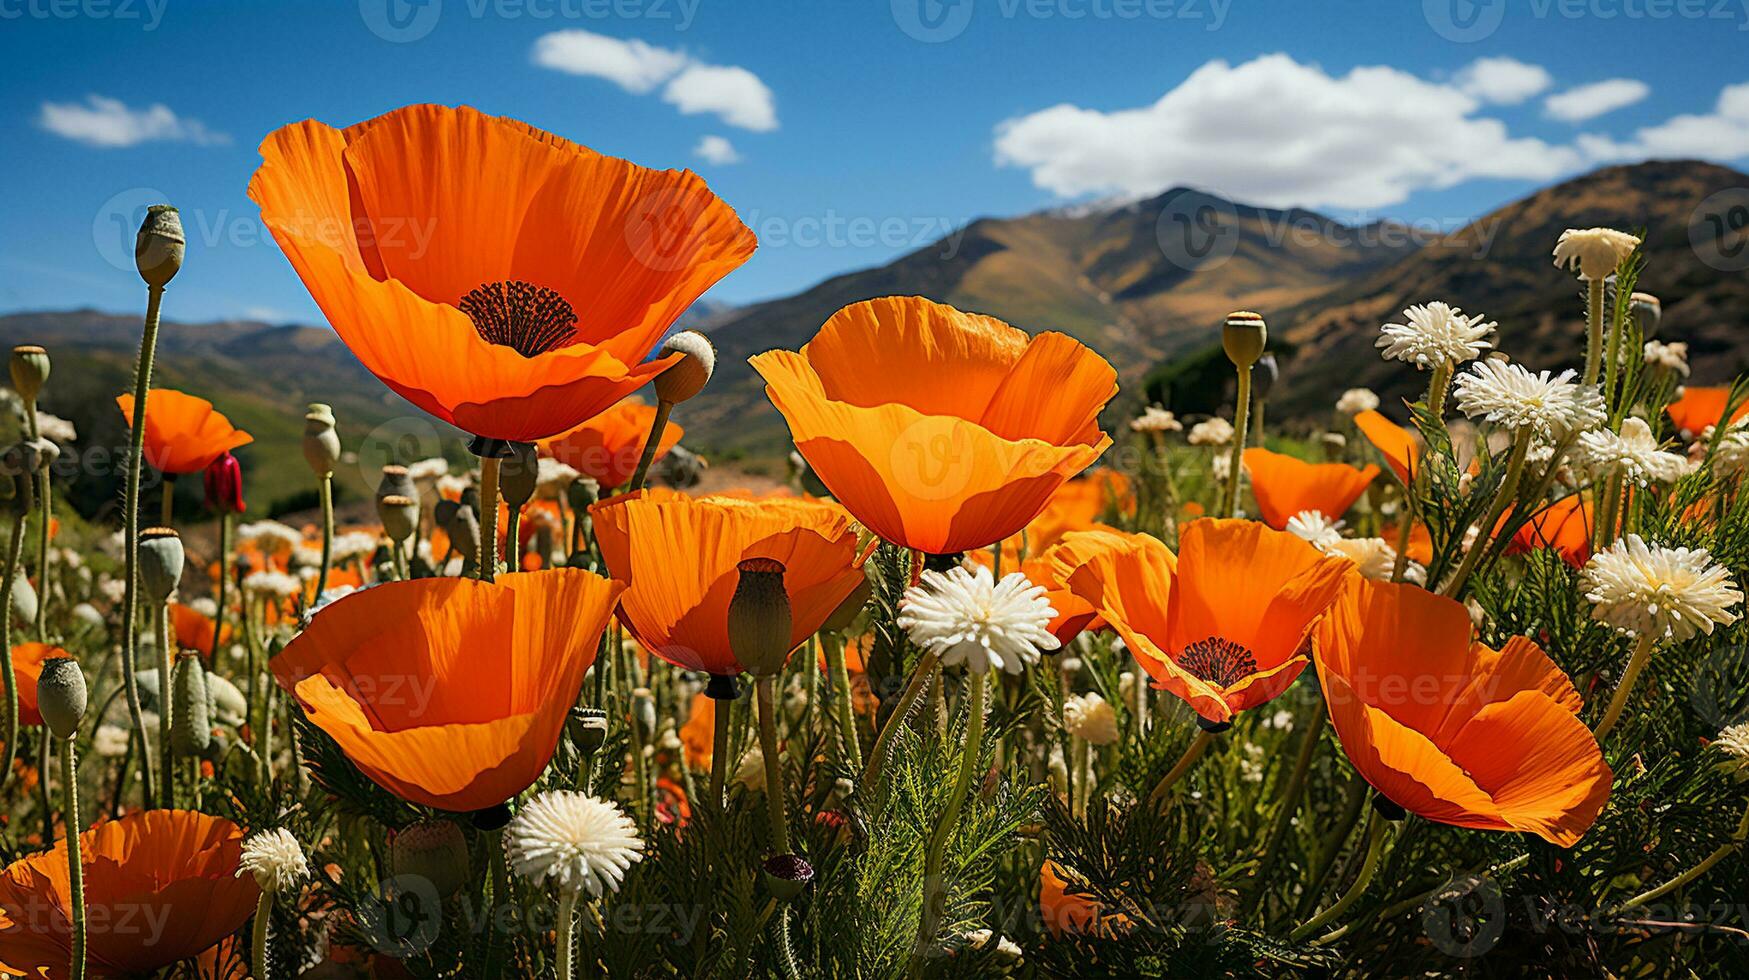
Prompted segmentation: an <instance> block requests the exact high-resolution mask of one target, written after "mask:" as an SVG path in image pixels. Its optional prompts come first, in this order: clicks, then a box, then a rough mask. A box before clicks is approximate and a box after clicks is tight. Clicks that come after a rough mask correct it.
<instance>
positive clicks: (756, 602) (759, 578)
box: [728, 558, 791, 677]
mask: <svg viewBox="0 0 1749 980" xmlns="http://www.w3.org/2000/svg"><path fill="white" fill-rule="evenodd" d="M735 569H736V571H738V572H740V574H741V577H740V580H739V581H738V582H737V583H736V584H735V595H734V598H732V599H730V600H729V617H728V618H729V624H728V625H729V649H730V650H731V651H732V652H733V653H734V655H735V661H736V662H737V663H739V664H740V665H741V667H742V669H743V670H746V671H747V672H748V673H750V674H753V675H754V676H756V677H765V676H771V675H775V674H777V673H778V672H780V671H782V670H783V664H784V661H786V660H788V659H789V652H790V649H791V648H790V642H789V639H790V637H789V633H790V625H791V619H790V608H789V594H788V593H786V592H785V591H784V589H783V573H784V567H783V563H782V562H780V561H777V560H775V559H772V558H748V559H746V560H744V561H742V562H741V563H740V564H738V565H736V566H735Z"/></svg>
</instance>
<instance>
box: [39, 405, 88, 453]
mask: <svg viewBox="0 0 1749 980" xmlns="http://www.w3.org/2000/svg"><path fill="white" fill-rule="evenodd" d="M36 431H37V432H39V433H41V435H42V437H43V438H44V439H47V440H49V441H50V442H56V443H60V444H61V445H63V446H65V445H68V444H70V443H73V442H77V441H78V439H79V429H78V428H77V427H76V426H74V425H73V423H71V422H69V421H67V420H66V419H64V418H61V417H60V416H59V415H50V414H49V413H47V412H37V413H36Z"/></svg>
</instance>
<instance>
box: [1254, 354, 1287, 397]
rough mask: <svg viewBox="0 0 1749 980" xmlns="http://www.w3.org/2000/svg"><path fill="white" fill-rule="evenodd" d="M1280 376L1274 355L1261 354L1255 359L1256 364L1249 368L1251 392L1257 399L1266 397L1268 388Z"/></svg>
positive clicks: (1279, 368) (1273, 385) (1279, 369)
mask: <svg viewBox="0 0 1749 980" xmlns="http://www.w3.org/2000/svg"><path fill="white" fill-rule="evenodd" d="M1280 378H1281V367H1280V366H1279V365H1277V364H1276V363H1275V355H1274V354H1265V355H1263V356H1262V357H1260V358H1258V359H1257V366H1256V367H1254V368H1252V369H1251V393H1252V394H1253V395H1255V396H1256V397H1257V400H1258V401H1262V400H1264V399H1266V398H1268V397H1269V391H1270V389H1272V388H1274V387H1275V383H1276V381H1278V380H1280Z"/></svg>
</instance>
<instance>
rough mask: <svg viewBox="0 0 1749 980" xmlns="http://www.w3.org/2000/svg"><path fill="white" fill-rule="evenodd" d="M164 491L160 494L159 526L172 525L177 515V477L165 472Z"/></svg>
mask: <svg viewBox="0 0 1749 980" xmlns="http://www.w3.org/2000/svg"><path fill="white" fill-rule="evenodd" d="M162 486H163V488H164V489H163V491H162V492H160V493H159V495H158V526H159V527H172V526H173V521H174V519H175V516H176V478H175V477H174V476H171V475H170V474H168V473H166V474H164V482H163V484H162Z"/></svg>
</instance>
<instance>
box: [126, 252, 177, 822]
mask: <svg viewBox="0 0 1749 980" xmlns="http://www.w3.org/2000/svg"><path fill="white" fill-rule="evenodd" d="M163 302H164V287H163V286H148V287H147V288H146V323H145V326H144V328H143V329H142V331H141V334H140V353H139V357H138V359H137V360H136V362H135V364H134V421H133V426H132V429H131V433H130V435H129V441H128V477H127V489H126V491H125V496H124V497H123V500H122V521H123V525H122V527H123V530H122V536H123V543H122V555H123V569H122V582H123V586H124V590H123V592H122V601H121V665H122V673H123V675H124V676H123V682H124V683H126V684H127V687H128V713H129V714H130V715H131V716H132V717H133V722H134V732H135V733H136V736H137V737H138V738H139V741H140V774H141V775H142V776H143V777H144V778H145V790H146V802H147V804H148V805H151V804H152V802H153V801H154V800H156V798H157V797H156V795H155V794H154V792H153V788H154V786H155V785H156V782H155V779H154V776H153V773H152V765H153V763H152V751H151V747H150V746H149V745H148V744H147V742H146V729H145V726H144V725H143V724H142V723H141V721H140V689H139V682H138V680H137V679H136V673H135V670H134V657H135V645H136V644H137V642H138V617H139V601H140V595H139V575H140V467H141V465H142V463H143V462H144V460H143V459H142V457H143V456H144V455H145V450H146V395H147V393H148V392H149V391H150V390H151V384H152V358H153V356H154V355H155V354H156V352H157V349H158V314H159V310H160V309H161V307H162V306H163ZM166 734H168V733H167V731H166V730H165V729H159V732H158V735H159V737H160V738H163V737H164V736H165V735H166Z"/></svg>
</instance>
